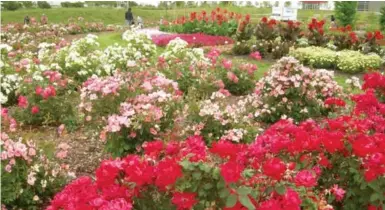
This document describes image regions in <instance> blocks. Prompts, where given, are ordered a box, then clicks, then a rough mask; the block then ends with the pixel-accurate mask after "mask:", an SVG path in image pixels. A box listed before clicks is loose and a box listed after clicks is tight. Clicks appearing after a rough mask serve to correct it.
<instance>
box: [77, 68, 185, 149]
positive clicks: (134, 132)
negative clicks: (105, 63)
mask: <svg viewBox="0 0 385 210" xmlns="http://www.w3.org/2000/svg"><path fill="white" fill-rule="evenodd" d="M179 96H180V92H179V89H178V84H177V83H176V82H174V81H172V80H169V79H166V78H165V77H163V76H162V75H156V74H155V73H154V72H150V71H146V72H145V71H142V72H136V73H130V72H128V73H122V74H116V75H114V76H109V77H105V78H98V77H96V76H93V77H91V78H89V79H88V80H87V81H86V82H85V83H84V85H83V87H82V90H81V103H80V105H79V107H80V108H81V110H82V112H83V113H84V115H85V119H86V121H89V123H91V125H93V127H97V128H101V129H102V131H101V138H102V140H104V141H106V142H107V145H106V149H107V151H108V152H110V153H112V154H113V155H114V156H122V155H125V154H127V153H129V152H134V151H136V147H137V146H138V145H141V144H142V143H143V142H144V141H151V140H154V139H158V138H166V136H167V132H170V131H171V129H172V128H173V124H174V123H175V122H174V118H175V115H174V114H175V110H176V107H178V101H179V99H180V97H179Z"/></svg>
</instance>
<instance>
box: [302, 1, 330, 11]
mask: <svg viewBox="0 0 385 210" xmlns="http://www.w3.org/2000/svg"><path fill="white" fill-rule="evenodd" d="M300 5H301V8H302V9H309V10H333V9H334V1H300Z"/></svg>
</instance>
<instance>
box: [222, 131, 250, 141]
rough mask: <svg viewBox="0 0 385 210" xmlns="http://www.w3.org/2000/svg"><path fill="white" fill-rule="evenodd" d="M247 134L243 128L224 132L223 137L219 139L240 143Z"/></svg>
mask: <svg viewBox="0 0 385 210" xmlns="http://www.w3.org/2000/svg"><path fill="white" fill-rule="evenodd" d="M246 134H247V130H245V129H243V128H234V129H231V130H227V131H225V135H223V136H222V137H221V139H226V140H230V141H234V142H238V143H239V142H240V141H241V140H242V139H243V136H244V135H246Z"/></svg>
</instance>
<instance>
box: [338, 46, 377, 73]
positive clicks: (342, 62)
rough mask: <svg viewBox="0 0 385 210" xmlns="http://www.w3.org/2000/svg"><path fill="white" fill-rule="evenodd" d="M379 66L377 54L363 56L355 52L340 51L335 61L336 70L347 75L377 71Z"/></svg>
mask: <svg viewBox="0 0 385 210" xmlns="http://www.w3.org/2000/svg"><path fill="white" fill-rule="evenodd" d="M381 64H382V59H381V57H380V56H378V55H377V54H374V53H372V54H368V55H364V54H362V53H360V52H357V51H341V52H339V54H338V59H337V68H338V69H340V70H341V71H343V72H347V73H356V72H363V71H365V70H368V69H378V68H379V67H380V66H381Z"/></svg>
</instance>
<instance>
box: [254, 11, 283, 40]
mask: <svg viewBox="0 0 385 210" xmlns="http://www.w3.org/2000/svg"><path fill="white" fill-rule="evenodd" d="M277 24H278V21H277V20H275V19H270V20H269V19H267V18H266V17H263V18H262V19H261V21H260V22H259V23H258V25H257V26H256V28H255V36H256V38H257V40H274V39H276V38H277V37H278V36H279V31H278V28H277Z"/></svg>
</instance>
